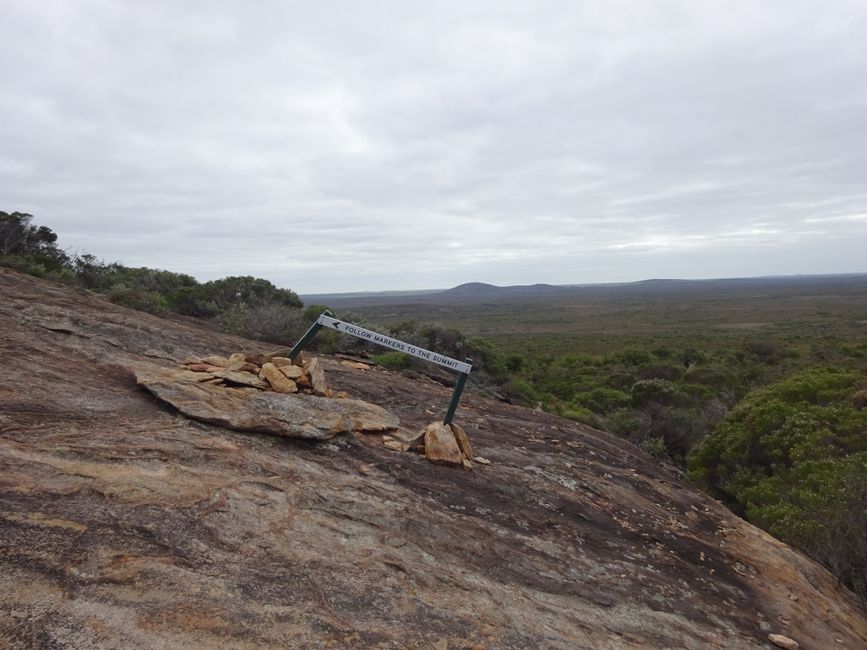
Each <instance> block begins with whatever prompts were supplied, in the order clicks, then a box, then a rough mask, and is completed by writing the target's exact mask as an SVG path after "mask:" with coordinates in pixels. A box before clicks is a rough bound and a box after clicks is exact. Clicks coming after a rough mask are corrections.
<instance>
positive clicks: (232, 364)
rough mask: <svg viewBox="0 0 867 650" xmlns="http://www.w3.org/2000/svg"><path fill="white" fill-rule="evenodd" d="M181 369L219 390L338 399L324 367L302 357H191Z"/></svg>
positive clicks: (246, 355) (237, 353)
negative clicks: (297, 394)
mask: <svg viewBox="0 0 867 650" xmlns="http://www.w3.org/2000/svg"><path fill="white" fill-rule="evenodd" d="M181 367H182V368H183V369H185V370H187V371H189V372H191V373H196V374H197V375H199V377H197V378H196V380H197V381H202V382H208V383H211V384H216V385H218V386H226V387H229V388H232V387H234V388H237V387H242V388H248V389H256V390H264V391H271V392H275V393H306V394H308V395H318V396H320V397H335V394H334V393H333V391H332V390H331V389H330V388H328V385H327V384H326V382H325V369H324V368H323V367H322V363H321V362H320V361H319V359H316V358H313V359H307V358H305V357H304V355H303V354H299V355H298V356H297V357H296V358H295V359H289V358H288V357H275V356H267V355H262V354H244V353H243V352H236V353H235V354H232V355H230V356H229V357H228V358H227V357H222V356H219V355H216V354H212V355H209V356H206V357H188V358H187V359H186V360H184V362H183V364H182V365H181ZM340 396H341V395H337V397H340Z"/></svg>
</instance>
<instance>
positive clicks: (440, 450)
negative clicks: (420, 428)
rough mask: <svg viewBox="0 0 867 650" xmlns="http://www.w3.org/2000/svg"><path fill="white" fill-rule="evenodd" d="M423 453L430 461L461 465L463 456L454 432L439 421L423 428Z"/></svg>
mask: <svg viewBox="0 0 867 650" xmlns="http://www.w3.org/2000/svg"><path fill="white" fill-rule="evenodd" d="M424 455H425V458H427V459H428V460H429V461H430V462H432V463H443V464H446V465H457V466H459V467H460V466H462V465H463V461H464V457H463V454H462V453H461V448H460V447H458V442H457V440H455V434H454V433H452V430H451V429H449V428H448V427H447V426H446V425H444V424H442V423H441V422H433V423H431V424H429V425H427V427H425V430H424Z"/></svg>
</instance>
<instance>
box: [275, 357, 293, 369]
mask: <svg viewBox="0 0 867 650" xmlns="http://www.w3.org/2000/svg"><path fill="white" fill-rule="evenodd" d="M271 363H273V364H274V365H275V366H277V367H278V368H282V367H283V366H291V365H292V359H289V358H288V357H271Z"/></svg>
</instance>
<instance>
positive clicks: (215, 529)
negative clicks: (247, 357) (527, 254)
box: [0, 269, 867, 650]
mask: <svg viewBox="0 0 867 650" xmlns="http://www.w3.org/2000/svg"><path fill="white" fill-rule="evenodd" d="M49 325H50V326H49ZM272 348H273V346H267V345H264V344H263V345H258V344H256V343H253V342H249V341H244V340H242V339H238V338H236V337H231V336H228V335H224V334H220V333H215V332H213V331H208V330H206V329H203V328H200V327H199V326H198V325H197V324H196V323H195V322H194V321H192V320H191V319H187V318H180V317H177V318H172V319H168V320H166V319H160V318H156V317H153V316H149V315H147V314H142V313H138V312H133V311H130V310H127V309H124V308H121V307H118V306H115V305H112V304H110V303H108V302H106V301H105V300H103V299H102V298H100V297H98V296H95V295H93V294H90V293H88V292H85V291H79V290H76V289H72V288H70V287H67V286H60V285H53V284H51V283H47V282H44V281H41V280H38V279H35V278H31V277H28V276H24V275H20V274H18V273H15V272H12V271H8V270H5V269H0V358H2V363H0V647H3V648H7V647H8V648H75V649H90V648H142V649H145V648H290V647H291V648H435V647H441V648H442V647H447V648H450V649H452V650H453V649H455V648H488V649H495V648H496V649H500V648H507V649H508V648H516V649H517V648H520V649H524V648H563V649H567V648H568V649H570V650H572V649H576V648H579V649H580V648H593V649H597V648H602V649H604V648H612V649H623V648H636V649H637V648H642V649H643V648H771V647H772V646H771V645H770V641H769V639H768V634H769V633H774V634H780V635H782V636H786V637H788V638H790V639H794V640H796V641H797V642H798V643H799V644H800V647H801V648H802V649H808V650H810V649H812V650H827V649H828V648H864V647H867V623H865V615H864V610H863V609H861V608H860V607H859V606H858V604H857V602H856V601H855V599H854V597H853V596H852V595H851V593H849V592H848V591H846V590H845V589H842V588H841V587H840V586H839V585H838V584H837V583H836V581H835V580H834V578H833V577H832V576H831V574H830V573H828V571H826V570H825V569H824V568H823V567H821V566H819V565H818V564H816V563H815V562H812V561H811V560H809V559H808V558H807V557H805V556H804V555H803V554H801V553H799V552H797V551H795V550H793V549H792V548H790V547H788V546H787V545H785V544H783V543H781V542H779V541H777V540H775V539H773V538H772V537H770V536H769V535H767V534H765V533H763V532H762V531H760V530H758V529H756V528H755V527H753V526H751V525H749V524H747V523H746V522H744V521H743V520H741V519H739V518H738V517H736V516H734V515H733V514H732V513H731V512H729V511H728V510H726V509H725V508H723V507H722V506H721V505H719V504H718V503H716V502H715V501H713V500H712V499H709V498H708V497H706V496H704V495H702V494H700V493H699V492H697V491H695V490H693V489H691V488H690V487H688V486H687V485H685V484H684V483H683V482H682V481H681V480H680V479H679V478H678V477H677V476H676V475H675V474H674V473H672V472H670V471H668V470H666V469H665V468H664V467H662V466H660V465H659V464H657V463H655V462H654V461H653V460H652V459H651V458H649V457H648V456H647V455H646V454H644V453H643V452H641V451H640V450H638V449H636V448H635V447H633V446H632V445H629V444H628V443H626V442H624V441H622V440H620V439H618V438H616V437H614V436H611V435H608V434H605V433H602V432H599V431H594V430H593V429H590V428H588V427H586V426H583V425H580V424H577V423H574V422H568V421H565V420H562V419H560V418H557V417H554V416H552V415H547V414H542V413H535V412H533V411H530V410H527V409H523V408H519V407H514V406H509V405H506V404H501V403H499V402H495V401H490V400H487V399H484V398H482V397H479V396H478V395H476V394H474V393H473V391H472V390H470V391H469V392H468V393H467V394H466V395H465V396H464V398H463V400H462V405H461V408H459V409H458V413H457V418H456V421H457V422H458V423H459V424H460V426H461V427H462V428H463V429H465V430H466V433H467V435H468V436H469V437H470V438H471V440H472V444H473V448H474V449H473V451H474V452H475V453H477V454H479V455H480V456H482V457H484V458H488V459H490V460H491V462H492V464H491V465H483V464H479V462H478V461H477V464H476V465H475V467H474V469H473V471H471V472H467V471H462V470H459V469H457V468H454V467H450V466H444V465H435V464H432V463H429V462H427V461H426V460H425V459H424V457H423V456H422V455H420V454H417V453H406V452H403V453H401V452H396V451H392V450H390V449H388V448H386V447H385V446H384V445H383V443H382V439H381V436H380V435H377V434H373V435H370V434H367V435H364V434H348V435H345V436H336V437H334V438H332V439H331V440H328V441H325V442H317V441H309V440H300V439H293V438H286V437H281V436H275V435H267V434H253V433H244V432H240V431H236V430H234V429H230V428H226V427H223V426H218V425H213V424H208V423H204V422H201V421H197V420H192V419H189V418H187V417H185V416H183V415H180V414H179V413H178V412H177V411H175V410H174V409H173V408H171V407H169V406H168V405H166V404H165V403H164V402H162V401H160V400H158V399H155V398H154V397H153V396H152V395H150V394H148V392H147V391H145V390H144V389H142V388H141V387H140V386H138V385H137V384H136V380H135V377H134V376H133V374H132V373H131V372H130V371H129V370H127V368H128V367H131V366H134V365H135V364H140V363H147V362H151V363H160V364H162V363H165V364H172V363H173V364H177V363H179V362H181V361H182V360H184V359H186V358H188V357H192V356H196V357H198V358H200V359H202V360H203V361H205V362H208V363H211V360H209V359H206V358H205V357H206V356H207V355H210V354H215V353H219V354H220V355H222V356H224V357H225V358H226V359H227V358H228V356H229V355H230V354H232V353H233V352H236V351H238V350H252V351H258V352H261V353H266V352H269V350H271V349H272ZM322 363H323V365H324V367H325V370H326V372H327V374H328V381H329V384H330V386H331V387H332V388H333V389H334V390H335V391H345V392H346V393H348V394H349V395H350V396H351V397H352V398H358V399H363V400H365V401H367V402H370V403H373V404H376V405H378V406H381V407H383V408H385V409H387V410H388V411H390V412H392V413H394V414H396V415H397V416H399V417H400V420H401V423H402V426H403V429H401V430H399V431H398V432H396V434H395V439H400V438H401V434H402V432H403V431H409V432H410V434H407V435H411V434H414V433H415V432H417V431H419V430H421V429H422V428H424V427H425V425H426V424H427V423H429V422H430V421H431V420H432V419H435V418H437V417H440V415H441V414H442V412H443V411H444V410H445V407H446V405H447V403H448V400H449V397H450V390H449V389H448V388H446V387H444V386H441V385H439V384H436V383H433V382H427V381H411V380H408V379H406V378H403V377H401V376H400V375H398V374H395V373H390V372H386V371H384V370H382V369H380V368H376V367H373V368H371V369H369V370H359V369H354V368H349V367H346V366H343V365H341V364H340V363H339V362H337V361H336V360H332V359H329V358H323V359H322ZM212 365H218V364H212ZM206 386H207V384H206V385H205V386H203V387H202V389H203V390H207V388H206ZM224 390H230V392H231V391H232V390H234V389H224ZM237 390H238V391H241V393H240V394H243V392H244V391H245V390H246V391H253V390H255V389H237ZM273 395H275V396H277V397H286V396H284V395H278V394H276V393H275V394H273ZM339 401H341V400H329V403H331V404H334V403H337V402H339ZM838 639H839V641H838Z"/></svg>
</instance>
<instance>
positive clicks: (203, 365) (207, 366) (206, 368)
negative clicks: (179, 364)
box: [187, 363, 218, 372]
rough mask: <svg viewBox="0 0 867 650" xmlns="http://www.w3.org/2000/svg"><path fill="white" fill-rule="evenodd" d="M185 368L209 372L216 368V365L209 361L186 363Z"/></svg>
mask: <svg viewBox="0 0 867 650" xmlns="http://www.w3.org/2000/svg"><path fill="white" fill-rule="evenodd" d="M187 369H188V370H192V371H193V372H211V371H212V370H216V369H218V366H212V365H211V364H210V363H190V364H187Z"/></svg>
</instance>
